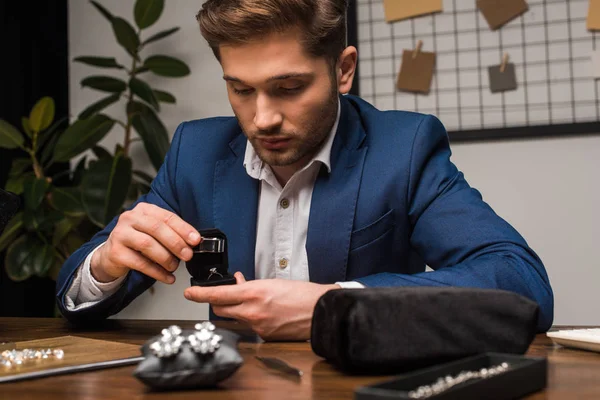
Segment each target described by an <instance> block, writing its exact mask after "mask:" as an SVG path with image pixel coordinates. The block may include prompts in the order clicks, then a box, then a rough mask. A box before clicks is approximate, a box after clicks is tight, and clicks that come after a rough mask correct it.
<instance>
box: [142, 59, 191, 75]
mask: <svg viewBox="0 0 600 400" xmlns="http://www.w3.org/2000/svg"><path fill="white" fill-rule="evenodd" d="M144 67H146V68H149V69H150V71H152V72H154V73H155V74H156V75H161V76H170V77H176V78H177V77H181V76H186V75H188V74H189V73H190V68H189V67H188V66H187V64H186V63H184V62H183V61H181V60H179V59H177V58H173V57H169V56H151V57H148V58H147V59H146V60H145V61H144Z"/></svg>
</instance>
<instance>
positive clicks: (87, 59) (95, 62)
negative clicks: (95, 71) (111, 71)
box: [73, 56, 125, 69]
mask: <svg viewBox="0 0 600 400" xmlns="http://www.w3.org/2000/svg"><path fill="white" fill-rule="evenodd" d="M73 61H75V62H80V63H82V64H87V65H92V66H94V67H100V68H116V69H124V68H125V67H124V66H122V65H121V64H119V63H118V62H117V60H116V59H115V58H114V57H92V56H81V57H76V58H74V59H73Z"/></svg>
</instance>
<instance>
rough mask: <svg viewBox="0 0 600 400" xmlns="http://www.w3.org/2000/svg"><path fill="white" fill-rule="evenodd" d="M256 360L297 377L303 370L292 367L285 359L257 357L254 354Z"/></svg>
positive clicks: (300, 375)
mask: <svg viewBox="0 0 600 400" xmlns="http://www.w3.org/2000/svg"><path fill="white" fill-rule="evenodd" d="M254 358H256V359H257V360H258V361H260V362H262V363H263V364H264V365H265V366H266V367H268V368H271V369H274V370H277V371H280V372H283V373H284V374H287V375H291V376H294V377H297V378H300V377H302V374H303V372H302V371H300V370H299V369H298V368H296V367H292V366H291V365H289V364H288V363H286V362H285V361H283V360H281V359H279V358H275V357H259V356H254Z"/></svg>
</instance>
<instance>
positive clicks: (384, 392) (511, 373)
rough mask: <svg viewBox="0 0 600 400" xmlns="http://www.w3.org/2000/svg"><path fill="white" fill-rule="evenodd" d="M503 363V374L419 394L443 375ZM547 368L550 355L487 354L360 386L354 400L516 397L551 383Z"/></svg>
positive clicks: (451, 376) (452, 374)
mask: <svg viewBox="0 0 600 400" xmlns="http://www.w3.org/2000/svg"><path fill="white" fill-rule="evenodd" d="M503 363H506V364H507V369H506V370H504V371H503V372H502V373H498V374H496V375H493V376H491V377H486V378H475V379H468V380H465V381H464V382H462V383H460V384H457V385H455V386H452V387H450V388H448V389H447V390H443V391H441V392H440V393H438V394H431V395H429V396H422V397H418V396H417V393H416V392H417V391H418V389H419V388H420V387H428V388H432V386H433V385H434V384H435V383H436V382H438V379H440V378H442V379H444V380H445V379H447V378H450V380H452V379H454V378H456V377H457V376H460V374H461V373H468V372H471V371H473V372H475V373H477V372H478V371H481V369H482V368H484V369H491V368H494V367H495V366H498V365H502V364H503ZM547 368H548V364H547V361H546V358H541V357H526V356H520V355H514V354H503V353H483V354H481V355H478V356H473V357H467V358H463V359H461V360H458V361H453V362H449V363H446V364H441V365H437V366H434V367H430V368H424V369H421V370H417V371H414V372H411V373H407V374H404V375H400V376H398V377H396V378H394V379H391V380H388V381H385V382H381V383H376V384H373V385H369V386H363V387H359V388H357V389H356V390H355V392H354V399H355V400H383V399H414V398H427V399H433V400H441V399H444V400H450V399H461V400H470V399H474V400H475V399H486V400H489V399H496V400H503V399H516V398H521V397H523V396H525V395H527V394H529V393H533V392H537V391H538V390H542V389H544V388H545V387H546V385H547ZM447 386H449V385H447Z"/></svg>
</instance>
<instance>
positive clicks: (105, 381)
mask: <svg viewBox="0 0 600 400" xmlns="http://www.w3.org/2000/svg"><path fill="white" fill-rule="evenodd" d="M171 324H177V325H180V326H181V327H182V328H188V329H191V328H193V321H165V320H161V321H142V320H135V321H133V320H127V321H123V320H119V321H117V320H108V321H104V322H103V323H101V324H99V325H98V326H95V327H93V328H90V327H87V328H85V329H84V328H78V327H73V326H71V325H70V324H68V323H67V322H66V321H65V320H63V319H58V318H56V319H54V318H48V319H46V318H0V342H7V341H24V340H31V339H42V338H48V337H56V336H64V335H74V336H81V337H88V338H94V339H102V340H112V341H117V342H122V343H132V344H137V345H140V344H142V343H144V341H146V340H147V339H148V338H150V337H152V336H154V335H156V334H158V333H159V332H160V330H161V329H162V328H164V327H166V326H168V325H171ZM217 325H218V326H219V327H221V328H225V329H231V330H234V331H236V332H238V333H239V334H241V335H242V340H241V341H240V343H239V351H240V354H241V355H242V356H243V357H244V365H243V366H242V367H241V368H240V369H239V370H238V371H237V372H236V373H235V374H234V375H233V376H232V377H230V378H229V379H227V380H225V381H223V382H221V383H220V384H219V387H218V388H216V389H204V390H188V391H177V392H153V391H151V390H149V389H148V388H147V387H146V386H144V385H143V384H142V383H141V382H139V381H138V380H137V379H136V378H134V377H133V375H132V372H133V370H134V368H135V366H125V367H119V368H111V369H104V370H98V371H91V372H83V373H77V374H70V375H62V376H54V377H49V378H42V379H36V380H29V381H21V382H14V383H6V384H0V399H3V400H4V399H11V400H13V399H38V398H39V399H79V398H81V399H127V400H133V399H162V398H168V399H198V398H201V399H243V400H250V399H252V400H254V399H260V400H266V399H284V400H292V399H353V397H354V390H355V389H356V388H357V387H359V386H363V385H368V384H372V383H375V382H380V381H382V380H385V379H387V378H389V377H386V376H370V377H366V376H348V375H344V374H342V373H340V372H338V371H337V370H335V369H334V368H332V367H331V366H330V365H329V364H328V363H327V362H325V361H324V360H323V359H322V358H320V357H318V356H316V355H315V354H314V353H313V352H312V350H311V348H310V344H309V343H307V342H263V341H262V340H260V338H258V337H257V336H256V335H255V334H253V333H252V331H250V330H249V329H248V328H247V327H245V326H243V325H241V324H238V323H235V322H221V323H217ZM255 355H260V356H265V357H269V356H271V357H279V358H281V359H283V360H285V361H287V362H289V363H290V364H292V365H294V366H296V367H298V368H300V369H301V370H302V371H303V372H304V375H303V377H302V378H301V379H300V380H296V379H292V378H287V377H285V376H284V375H281V374H280V373H278V372H275V371H272V370H270V369H267V368H265V367H264V366H263V365H262V364H261V363H260V362H259V361H257V360H256V359H255V358H254V356H255ZM527 355H530V356H536V357H547V359H548V387H547V389H546V390H544V391H541V392H538V393H535V394H533V395H532V396H529V397H528V399H598V398H600V354H599V353H594V352H587V351H580V350H572V349H567V348H563V347H560V346H555V345H553V343H552V342H551V341H550V339H549V338H547V337H546V335H545V334H541V335H537V337H536V338H535V340H534V342H533V344H532V345H531V346H530V348H529V350H528V352H527Z"/></svg>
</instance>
